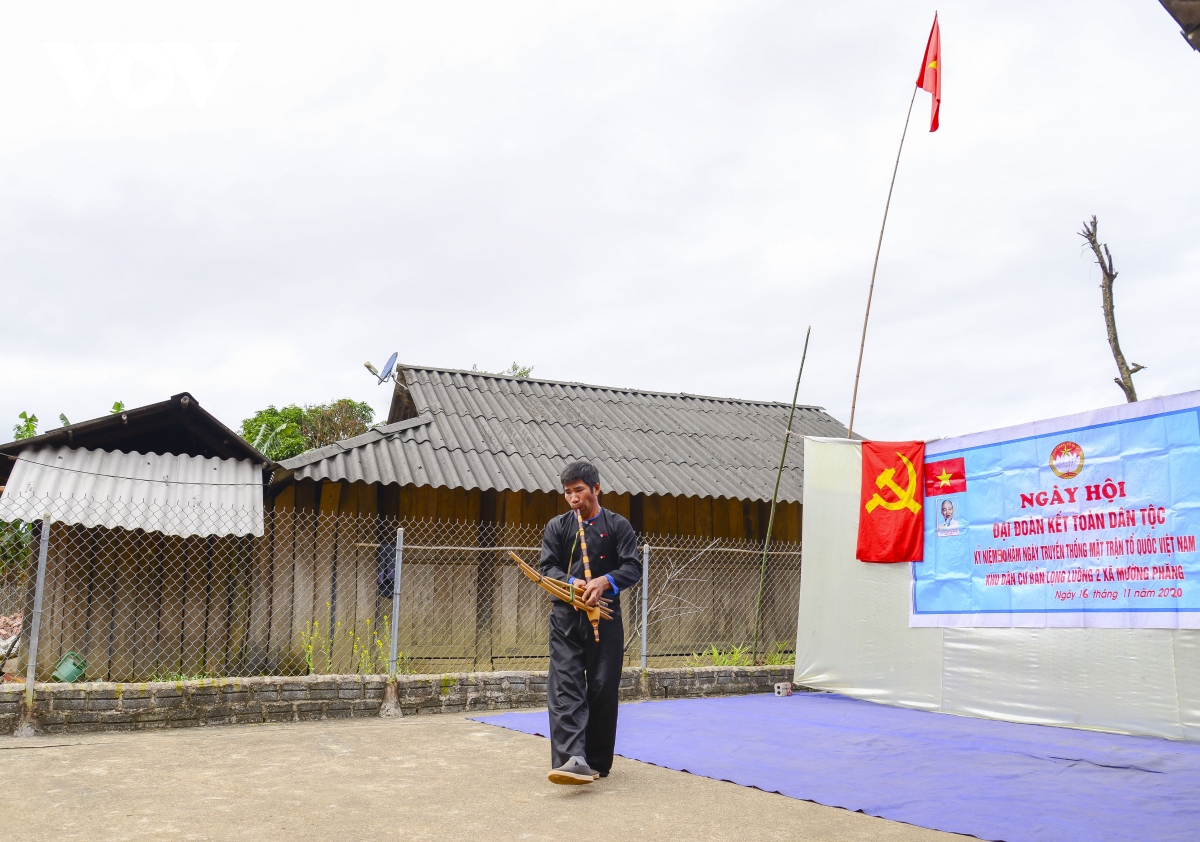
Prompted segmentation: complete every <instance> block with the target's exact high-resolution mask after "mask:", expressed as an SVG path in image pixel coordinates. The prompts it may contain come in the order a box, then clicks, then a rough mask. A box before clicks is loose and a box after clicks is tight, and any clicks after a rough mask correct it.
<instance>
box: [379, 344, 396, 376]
mask: <svg viewBox="0 0 1200 842" xmlns="http://www.w3.org/2000/svg"><path fill="white" fill-rule="evenodd" d="M399 355H400V352H399V351H396V352H394V353H393V354H392V355H391V356H390V357H388V361H387V362H386V363H384V364H383V371H381V372H379V382H380V383H382V382H383V381H384V380H387V379H388V378H389V377H391V376H392V371H393V370H394V369H395V368H396V357H398V356H399Z"/></svg>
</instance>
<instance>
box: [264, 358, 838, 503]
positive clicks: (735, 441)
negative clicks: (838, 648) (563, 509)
mask: <svg viewBox="0 0 1200 842" xmlns="http://www.w3.org/2000/svg"><path fill="white" fill-rule="evenodd" d="M404 376H405V380H406V382H407V384H408V389H409V392H410V394H411V395H412V399H413V402H414V403H415V404H416V407H417V410H418V412H419V413H420V414H419V415H418V416H417V417H416V418H412V419H409V420H407V421H400V422H398V423H396V424H385V425H383V426H380V427H376V428H374V429H372V430H370V431H369V432H367V433H365V434H363V435H361V436H358V437H356V438H353V439H349V440H347V441H344V442H338V443H337V444H332V445H329V446H328V447H323V448H320V449H318V450H314V451H311V452H309V453H304V454H301V455H300V456H297V457H295V458H293V459H288V460H286V461H284V462H283V463H282V464H283V467H284V468H287V469H289V470H291V471H293V472H294V477H295V478H296V479H327V480H348V481H351V482H354V481H360V480H361V481H363V482H368V483H376V482H378V483H384V484H389V483H398V484H400V485H408V484H413V485H431V486H435V487H441V486H446V487H450V488H467V489H472V488H479V489H497V490H526V491H534V490H536V491H548V492H552V493H557V492H558V491H559V490H560V487H559V483H558V474H559V472H560V471H561V470H562V468H563V467H564V466H565V465H566V463H567V462H570V461H573V460H575V459H588V460H591V461H592V462H594V463H595V465H596V466H597V467H598V468H599V469H600V482H601V486H602V487H603V488H604V489H605V490H610V491H614V492H616V493H626V492H628V493H633V494H670V495H676V496H698V497H727V498H735V499H743V500H769V499H770V498H771V490H772V488H773V486H774V484H775V472H776V469H777V468H778V466H779V451H780V448H781V447H782V446H783V434H784V430H785V429H786V427H787V416H788V409H789V405H788V404H781V403H770V402H762V401H744V400H735V399H732V398H713V397H704V396H701V395H685V394H670V393H662V392H644V391H638V390H634V389H612V388H606V387H603V386H588V385H585V384H582V383H562V382H556V381H552V380H534V379H518V378H513V377H504V376H501V375H485V374H480V373H478V372H469V371H452V370H446V369H433V368H407V369H404ZM792 428H793V433H792V434H793V436H799V435H814V436H834V437H839V436H845V435H846V428H845V426H843V425H842V424H841V423H840V422H838V421H837V420H835V419H834V418H833V417H831V416H830V415H828V414H827V413H826V412H825V411H824V410H823V409H821V408H820V407H815V406H798V407H797V408H796V419H795V421H794V422H793V425H792ZM803 477H804V469H803V448H802V447H800V446H799V442H798V440H797V441H793V446H792V447H789V448H788V461H787V465H786V467H785V470H784V474H783V481H782V483H781V484H780V489H779V498H780V499H781V500H789V501H795V502H799V501H800V500H801V499H802V493H801V491H802V484H803Z"/></svg>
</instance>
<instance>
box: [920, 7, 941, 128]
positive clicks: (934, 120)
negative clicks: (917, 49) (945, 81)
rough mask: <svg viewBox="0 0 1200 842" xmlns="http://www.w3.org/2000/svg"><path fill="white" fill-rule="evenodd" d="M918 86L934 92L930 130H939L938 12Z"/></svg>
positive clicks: (939, 32)
mask: <svg viewBox="0 0 1200 842" xmlns="http://www.w3.org/2000/svg"><path fill="white" fill-rule="evenodd" d="M917 87H918V88H920V89H921V90H923V91H929V92H930V93H931V94H933V114H932V116H931V117H930V118H929V131H931V132H936V131H937V130H938V110H939V109H940V108H941V107H942V31H941V30H940V29H938V19H937V12H934V13H933V29H932V31H930V33H929V43H928V44H926V45H925V58H924V60H923V61H922V62H921V72H920V73H919V74H917Z"/></svg>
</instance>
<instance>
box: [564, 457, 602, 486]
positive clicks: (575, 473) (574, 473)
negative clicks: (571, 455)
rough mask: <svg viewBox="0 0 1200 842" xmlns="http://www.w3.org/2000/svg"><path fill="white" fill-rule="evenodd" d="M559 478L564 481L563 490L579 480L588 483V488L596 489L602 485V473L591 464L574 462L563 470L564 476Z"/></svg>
mask: <svg viewBox="0 0 1200 842" xmlns="http://www.w3.org/2000/svg"><path fill="white" fill-rule="evenodd" d="M559 478H560V479H561V480H562V484H563V488H566V487H567V486H568V485H570V484H571V483H573V482H575V481H577V480H583V481H584V482H586V483H587V486H588V488H595V487H596V486H597V485H599V484H600V472H599V471H597V470H596V466H595V465H593V464H592V463H591V462H584V461H579V462H572V463H571V464H570V465H567V467H565V468H563V472H562V475H561V476H560V477H559Z"/></svg>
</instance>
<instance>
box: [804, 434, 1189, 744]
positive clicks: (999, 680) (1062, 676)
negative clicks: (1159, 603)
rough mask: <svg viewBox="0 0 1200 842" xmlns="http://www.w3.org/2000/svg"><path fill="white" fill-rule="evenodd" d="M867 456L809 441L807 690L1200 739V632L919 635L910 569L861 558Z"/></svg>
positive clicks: (926, 631)
mask: <svg viewBox="0 0 1200 842" xmlns="http://www.w3.org/2000/svg"><path fill="white" fill-rule="evenodd" d="M861 470H862V451H861V447H860V445H859V443H858V442H853V441H849V440H845V439H818V438H806V439H805V440H804V514H803V519H804V523H803V533H802V534H803V542H804V547H803V550H804V570H803V577H802V579H801V587H800V615H799V624H798V628H797V632H796V676H795V681H796V683H797V684H802V685H805V686H807V687H812V688H815V689H820V690H829V691H834V692H838V693H845V694H846V695H849V696H854V697H857V698H861V699H868V700H871V701H876V702H884V703H887V704H894V705H901V706H903V707H913V708H922V709H926V710H934V711H942V712H946V713H958V714H966V715H970V716H982V717H989V718H993V719H1006V720H1011V721H1015V722H1032V723H1039V724H1044V725H1066V726H1074V727H1081V728H1095V729H1101V730H1107V731H1118V732H1123V733H1129V734H1148V735H1153V736H1160V737H1170V738H1174V739H1180V738H1184V739H1192V740H1200V631H1192V630H1179V631H1177V630H1168V629H1098V628H1036V629H1034V628H910V627H909V603H910V599H911V593H912V572H911V569H910V568H911V565H909V564H864V563H862V562H860V561H858V560H857V559H855V557H854V555H855V546H856V540H857V535H858V510H859V494H860V491H861Z"/></svg>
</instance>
